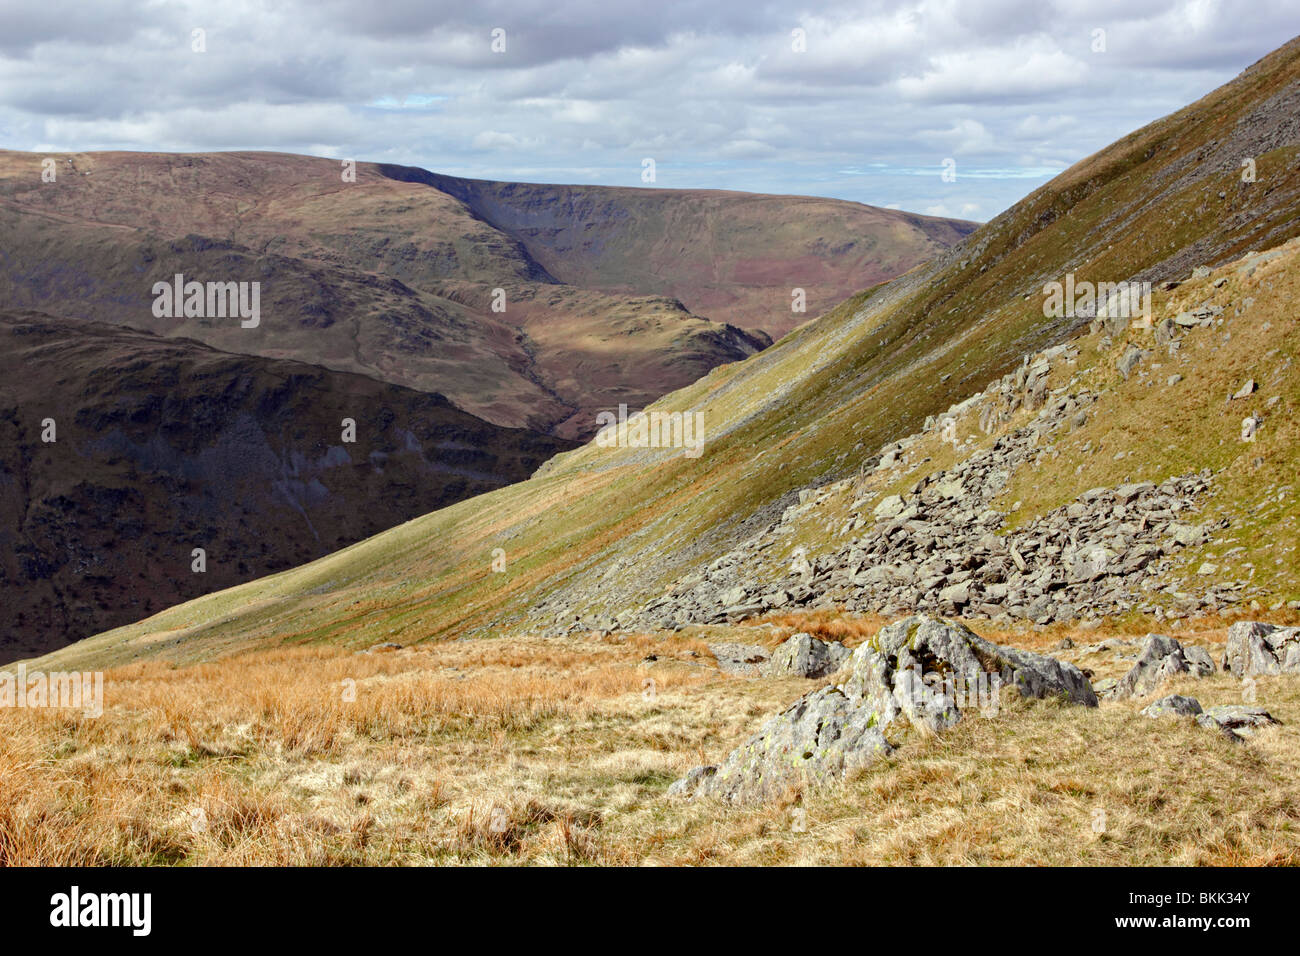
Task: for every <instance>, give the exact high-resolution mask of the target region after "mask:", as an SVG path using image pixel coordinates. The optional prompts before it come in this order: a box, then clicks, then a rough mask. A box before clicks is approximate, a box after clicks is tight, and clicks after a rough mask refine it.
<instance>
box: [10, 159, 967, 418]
mask: <svg viewBox="0 0 1300 956" xmlns="http://www.w3.org/2000/svg"><path fill="white" fill-rule="evenodd" d="M47 159H51V160H53V161H54V175H55V178H54V181H52V182H45V181H43V180H42V173H43V171H44V167H43V165H42V164H43V161H45V160H47ZM343 173H344V170H343V169H342V167H341V166H340V164H339V163H338V162H334V161H331V160H326V159H319V158H313V157H304V156H290V155H284V154H278V153H216V154H199V155H186V156H171V155H165V154H153V153H81V154H69V155H62V154H60V155H57V156H49V157H47V156H44V155H37V154H29V153H15V152H0V302H3V303H7V304H8V305H10V306H15V307H28V308H38V309H47V310H53V311H57V312H59V314H62V315H66V316H68V317H71V318H84V319H92V320H96V321H107V322H112V323H115V324H122V325H128V326H132V327H137V328H145V329H148V330H150V331H153V332H157V333H158V334H161V335H178V336H185V337H192V338H197V339H199V340H200V341H203V342H206V343H208V344H210V345H213V346H216V347H218V348H221V349H224V350H227V351H236V352H242V353H246V354H255V355H263V356H268V357H273V358H294V359H299V360H303V361H309V362H313V363H317V364H323V365H325V366H327V367H329V368H334V369H339V370H343V371H352V372H361V373H364V374H368V375H371V376H374V377H376V378H379V379H381V380H383V381H388V382H392V383H394V384H398V385H404V386H407V387H410V388H416V389H420V390H423V391H436V392H439V393H441V394H444V395H446V396H448V397H449V398H450V399H451V400H452V401H453V402H455V403H456V404H457V405H459V406H460V407H462V408H464V409H466V410H467V411H470V412H472V413H473V414H475V415H478V416H479V417H483V418H486V419H488V420H490V421H493V422H496V423H498V424H504V425H512V426H517V425H528V426H529V427H533V428H536V429H539V430H551V431H554V432H555V433H556V434H562V435H567V436H570V437H588V436H590V435H591V434H593V433H594V431H595V415H596V413H597V412H598V411H599V410H601V409H605V408H609V407H612V406H616V405H618V404H619V403H620V402H626V403H627V404H629V405H631V406H633V407H637V408H639V407H642V406H644V405H646V404H647V403H649V402H650V401H652V400H654V399H655V398H657V397H658V396H660V395H662V394H664V393H665V392H667V391H670V390H672V389H675V388H680V387H682V386H684V385H686V384H689V383H690V382H693V381H694V380H695V379H696V378H698V376H699V375H700V374H702V372H704V371H707V370H708V369H711V368H713V367H714V366H716V365H719V364H723V363H727V362H732V361H736V360H738V359H741V358H744V357H745V356H747V355H750V354H752V353H754V352H755V351H757V350H758V349H760V348H762V347H764V346H765V345H767V344H768V343H769V339H768V338H767V336H766V335H764V334H762V333H757V332H750V331H746V330H744V329H741V328H739V327H737V325H736V324H735V323H734V322H733V321H732V318H731V317H730V310H729V309H728V308H723V307H721V305H720V303H721V302H723V300H725V299H727V297H729V296H730V297H732V298H736V299H737V300H738V301H739V300H742V299H743V300H746V301H748V300H749V299H750V298H753V297H754V296H758V297H759V298H761V299H762V300H763V303H764V305H763V308H764V309H765V310H766V312H767V313H769V314H774V315H776V316H777V318H776V319H775V320H773V321H772V322H767V321H766V320H765V321H764V322H761V323H760V322H755V323H753V325H754V326H755V327H757V326H758V325H772V326H773V327H781V328H784V327H785V324H788V322H789V321H791V320H792V319H798V320H803V319H805V318H807V317H809V316H810V315H812V314H815V313H811V312H810V313H807V314H796V313H792V312H791V310H790V302H791V299H790V287H791V286H795V285H799V286H802V287H805V288H806V290H807V292H808V294H809V296H810V301H812V302H813V303H814V304H816V303H829V302H833V301H836V300H837V299H838V298H839V297H840V296H841V293H842V292H843V291H844V290H846V289H853V288H860V287H861V286H862V285H863V284H865V283H867V282H870V281H874V280H876V279H878V278H884V277H890V276H893V275H897V274H898V273H900V272H903V271H905V270H907V269H909V268H911V267H912V266H914V265H916V264H917V263H919V262H921V261H923V260H924V259H925V258H927V257H928V256H929V255H931V254H932V253H933V252H934V251H935V250H937V249H941V248H943V247H944V246H945V245H946V244H947V243H950V242H951V241H954V240H955V239H956V238H958V237H959V236H960V235H961V234H962V230H963V229H964V228H966V227H965V225H964V224H960V223H957V224H952V223H949V222H948V221H946V220H920V219H919V218H918V217H908V216H906V215H904V214H902V213H893V212H888V211H883V210H873V209H870V208H868V207H864V206H858V205H856V204H853V203H842V202H837V201H832V200H818V201H813V200H796V199H787V198H782V197H743V198H744V202H741V201H740V200H738V199H726V200H725V201H724V200H722V199H718V198H716V197H714V196H713V194H709V195H710V197H712V198H708V199H707V201H705V202H702V203H701V202H697V201H696V200H695V199H693V198H691V197H690V196H684V195H682V194H678V193H673V194H668V193H663V194H661V193H659V192H658V191H654V190H630V191H628V190H602V189H601V188H599V187H592V188H590V189H588V188H585V187H584V188H582V189H577V188H576V187H553V189H554V190H555V195H554V196H551V197H550V198H548V199H544V198H538V196H537V195H535V194H534V193H532V192H530V193H529V196H530V197H531V198H530V200H529V207H528V208H529V209H530V210H533V212H531V213H530V215H541V213H540V212H537V210H539V209H546V210H549V212H547V213H546V215H550V216H552V217H554V216H562V217H564V218H565V222H566V224H567V228H570V229H574V230H578V231H583V232H592V233H593V234H594V232H597V231H599V232H602V233H603V232H605V231H607V230H609V229H614V230H616V231H618V232H619V233H620V234H622V232H623V231H625V230H632V229H633V227H635V228H636V229H640V228H641V226H640V225H637V224H636V223H629V222H628V221H627V216H626V215H625V214H624V215H620V214H619V212H618V209H616V208H614V207H616V206H618V204H619V203H622V204H623V205H631V206H634V207H635V208H636V209H637V210H639V211H640V214H641V215H642V216H643V217H645V216H650V215H652V214H653V215H654V216H657V217H660V218H663V221H664V222H667V223H669V224H670V225H671V228H672V229H679V228H680V230H681V231H682V233H683V236H682V241H681V244H680V245H679V247H678V248H677V250H676V252H675V254H674V258H673V259H672V261H671V262H667V263H663V262H660V261H659V258H656V257H655V256H651V255H650V254H649V252H648V251H647V250H643V249H639V248H631V249H622V251H620V252H619V254H618V255H616V256H615V255H606V256H604V257H603V258H594V259H593V258H592V257H591V255H590V254H589V251H583V250H581V249H576V248H575V249H567V248H566V249H558V250H557V249H551V248H550V247H547V246H546V245H545V244H544V243H540V242H538V241H536V240H535V239H529V240H528V241H527V242H525V241H523V240H521V239H520V238H517V237H516V236H515V235H514V234H513V233H511V232H510V231H509V230H506V231H503V230H502V229H500V228H497V227H496V225H494V224H493V222H492V221H491V220H488V219H484V218H482V217H480V216H479V215H478V213H477V212H476V210H475V209H473V208H471V206H469V205H467V204H466V203H465V202H462V201H461V199H460V198H457V197H456V196H453V195H450V194H448V193H447V192H444V191H442V190H441V189H439V188H431V186H430V185H429V183H430V182H434V181H436V180H437V177H434V176H433V174H430V173H426V172H424V171H423V170H413V169H408V168H405V167H401V168H397V167H389V166H383V167H378V166H375V165H372V164H367V163H362V164H358V165H357V166H356V169H355V181H345V179H344V178H343ZM455 182H461V181H455ZM487 185H497V184H487ZM503 188H504V187H503ZM542 188H543V187H532V189H534V190H536V189H542ZM545 188H552V187H545ZM629 193H630V194H632V195H633V196H634V197H635V202H632V201H631V200H628V199H627V198H626V195H627V194H629ZM564 197H567V201H568V203H569V206H567V207H566V206H564V203H563V201H562V200H563V199H564ZM602 197H603V198H602ZM611 197H613V198H611ZM719 203H721V204H722V207H721V210H715V211H713V212H710V214H709V215H708V216H704V217H699V218H695V219H692V218H691V215H694V213H693V212H691V211H692V210H695V209H697V208H699V209H701V210H703V209H712V207H714V206H717V205H718V204H719ZM755 204H757V205H760V206H763V207H764V208H768V207H770V209H769V212H767V213H765V214H764V218H763V221H764V222H768V224H769V225H770V222H769V221H778V222H779V221H782V220H785V219H787V218H789V219H791V222H792V223H793V224H792V225H789V226H783V227H780V228H765V229H764V230H763V231H762V232H761V233H759V232H758V231H757V230H756V226H757V225H758V224H760V223H757V222H755V221H753V220H752V218H750V219H747V218H746V217H745V216H744V215H742V214H741V213H740V210H743V209H747V208H749V207H750V206H753V205H755ZM498 205H499V206H500V210H504V209H505V208H506V207H505V206H501V205H500V204H498ZM661 207H662V208H663V209H664V210H666V211H665V212H663V213H656V212H654V211H655V210H658V209H660V208H661ZM733 207H737V208H736V209H735V210H733ZM814 208H815V210H816V211H817V212H818V214H819V215H821V216H822V219H821V220H820V221H819V222H818V224H817V225H816V227H815V229H813V227H812V226H810V225H809V224H808V222H807V220H806V219H799V218H794V213H795V212H796V210H800V211H801V212H800V215H806V213H807V211H808V210H809V209H814ZM500 210H499V211H500ZM674 210H675V211H674ZM688 213H689V214H688ZM787 213H788V214H789V215H787ZM583 216H586V217H600V216H609V217H612V218H611V221H610V222H608V223H601V222H599V221H597V220H596V219H587V220H584V219H582V218H580V217H583ZM913 220H916V222H915V223H914V222H913ZM810 229H813V231H815V233H816V238H815V239H809V238H808V236H809V235H811V233H808V235H805V233H806V232H807V231H808V230H810ZM737 232H743V233H745V234H747V235H751V236H752V235H760V234H761V235H762V236H763V237H764V238H763V239H762V242H761V243H756V240H752V239H751V240H749V242H748V245H742V247H739V248H737V249H736V250H734V251H730V252H725V253H724V252H722V251H720V248H719V247H720V246H724V247H728V248H729V247H730V246H732V245H734V244H735V243H734V239H733V235H734V234H736V233H737ZM609 245H610V246H611V248H612V245H613V244H612V243H611V244H609ZM760 246H761V248H760ZM845 250H849V251H845ZM535 253H536V254H543V253H544V254H545V255H544V258H545V260H546V265H543V264H542V263H541V262H540V261H539V260H538V259H537V258H535ZM569 259H573V260H574V265H573V267H572V268H570V267H569V266H568V265H567V262H568V260H569ZM642 259H644V260H645V262H646V263H647V264H648V267H649V268H652V269H656V270H658V272H671V273H673V274H678V273H680V274H681V275H683V276H686V275H694V274H697V273H701V272H702V270H703V271H707V270H708V269H710V268H712V266H711V265H710V263H714V262H717V263H719V267H720V268H722V269H723V271H722V273H721V274H719V275H717V276H714V277H713V278H711V279H710V280H709V283H710V284H709V288H710V290H711V292H710V297H705V298H702V299H701V304H705V303H706V302H707V304H708V305H709V306H710V308H709V311H708V312H707V313H701V314H696V313H695V312H693V311H691V310H690V309H689V308H688V307H687V306H684V305H683V304H682V303H681V302H680V301H678V300H677V299H676V298H674V297H673V293H674V289H676V286H674V285H672V284H671V283H664V282H661V281H657V280H656V281H654V282H631V281H627V280H626V278H625V277H624V276H623V271H624V270H625V267H626V265H627V263H628V262H630V261H640V260H642ZM760 260H761V262H762V263H763V264H762V265H760V266H757V267H755V266H754V263H758V262H759V261H760ZM747 263H748V264H747ZM779 263H785V264H786V265H779ZM787 266H788V268H787ZM754 268H757V269H758V272H757V273H755V272H754ZM550 270H558V271H559V272H560V273H561V274H562V275H563V276H564V279H563V280H561V279H560V278H557V276H556V275H554V274H552V271H550ZM176 273H182V274H184V275H185V276H187V277H188V278H191V279H198V280H200V281H211V280H216V281H249V282H251V281H259V282H261V283H262V293H263V303H262V306H263V313H264V319H263V322H262V324H261V325H260V326H259V327H257V328H254V329H243V328H240V327H239V326H238V324H237V323H232V322H221V321H219V320H212V319H196V318H191V319H185V320H178V319H171V318H158V317H156V316H154V315H153V314H152V311H151V305H152V301H153V295H152V291H151V290H152V287H153V283H154V282H156V281H159V280H169V279H170V278H171V277H172V276H173V275H175V274H176ZM606 273H608V275H606ZM751 273H753V274H751ZM758 273H762V275H761V276H758V279H757V280H756V279H755V276H756V275H758ZM759 280H761V281H759ZM756 282H757V284H755V283H756ZM497 290H500V292H499V293H498V292H497ZM773 290H775V291H773ZM769 293H771V294H770V295H769ZM502 297H503V298H502ZM719 297H721V298H719ZM755 301H757V300H755ZM742 311H743V310H742ZM744 315H745V316H746V317H752V314H751V312H744ZM738 317H739V315H738Z"/></svg>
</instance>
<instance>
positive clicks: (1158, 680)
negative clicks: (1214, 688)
mask: <svg viewBox="0 0 1300 956" xmlns="http://www.w3.org/2000/svg"><path fill="white" fill-rule="evenodd" d="M1189 671H1190V668H1189V667H1188V666H1187V658H1186V657H1185V656H1184V655H1183V646H1182V645H1181V644H1179V643H1178V642H1177V641H1176V640H1174V639H1173V638H1172V637H1166V636H1164V635H1163V634H1148V635H1147V638H1146V643H1145V644H1143V645H1142V652H1141V653H1140V654H1139V655H1138V659H1137V663H1136V664H1134V665H1133V667H1132V669H1131V670H1130V671H1129V672H1128V673H1127V674H1125V675H1124V676H1123V677H1121V678H1120V679H1119V683H1118V684H1117V685H1116V687H1115V690H1114V692H1113V696H1114V697H1116V698H1117V699H1120V700H1123V699H1126V698H1129V697H1145V696H1147V695H1148V694H1150V693H1152V692H1153V691H1155V690H1156V688H1158V687H1159V686H1160V685H1161V684H1163V683H1164V682H1165V681H1166V680H1168V679H1169V678H1171V677H1174V676H1176V675H1178V674H1186V673H1188V672H1189Z"/></svg>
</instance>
